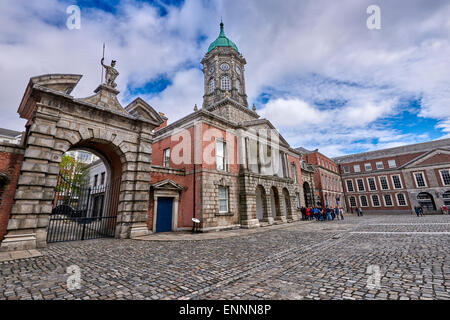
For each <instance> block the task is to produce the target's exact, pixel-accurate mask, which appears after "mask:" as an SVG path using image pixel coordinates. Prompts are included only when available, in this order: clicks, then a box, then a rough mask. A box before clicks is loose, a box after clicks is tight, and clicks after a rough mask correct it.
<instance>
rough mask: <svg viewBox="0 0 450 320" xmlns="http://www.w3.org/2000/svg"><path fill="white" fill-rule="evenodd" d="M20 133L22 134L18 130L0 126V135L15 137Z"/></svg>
mask: <svg viewBox="0 0 450 320" xmlns="http://www.w3.org/2000/svg"><path fill="white" fill-rule="evenodd" d="M21 134H22V132H20V131H14V130H9V129H4V128H0V136H7V137H11V138H15V137H17V136H19V135H21Z"/></svg>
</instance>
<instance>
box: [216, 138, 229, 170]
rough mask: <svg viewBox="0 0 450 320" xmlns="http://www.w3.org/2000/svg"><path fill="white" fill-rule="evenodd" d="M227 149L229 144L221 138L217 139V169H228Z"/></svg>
mask: <svg viewBox="0 0 450 320" xmlns="http://www.w3.org/2000/svg"><path fill="white" fill-rule="evenodd" d="M226 149H227V144H226V142H225V141H223V140H221V139H217V140H216V169H217V170H223V171H226V170H227V163H226Z"/></svg>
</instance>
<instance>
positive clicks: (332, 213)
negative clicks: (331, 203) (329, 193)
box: [330, 208, 336, 221]
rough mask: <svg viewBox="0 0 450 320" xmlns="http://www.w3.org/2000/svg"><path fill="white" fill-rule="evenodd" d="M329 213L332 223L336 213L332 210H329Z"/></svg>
mask: <svg viewBox="0 0 450 320" xmlns="http://www.w3.org/2000/svg"><path fill="white" fill-rule="evenodd" d="M330 213H331V220H333V221H334V219H336V213H335V212H334V208H330Z"/></svg>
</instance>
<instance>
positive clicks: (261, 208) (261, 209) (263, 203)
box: [256, 185, 268, 222]
mask: <svg viewBox="0 0 450 320" xmlns="http://www.w3.org/2000/svg"><path fill="white" fill-rule="evenodd" d="M256 218H257V219H258V220H259V221H260V222H261V221H267V218H268V212H267V199H266V191H265V190H264V187H263V186H261V185H258V186H257V187H256Z"/></svg>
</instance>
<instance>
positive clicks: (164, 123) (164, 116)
mask: <svg viewBox="0 0 450 320" xmlns="http://www.w3.org/2000/svg"><path fill="white" fill-rule="evenodd" d="M158 113H159V115H160V116H161V118H162V119H163V120H164V122H163V123H161V125H160V126H159V127H157V128H155V132H156V131H158V130H159V129H162V128H164V127H167V120H169V118H167V117H166V115H165V114H164V113H162V112H158Z"/></svg>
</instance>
